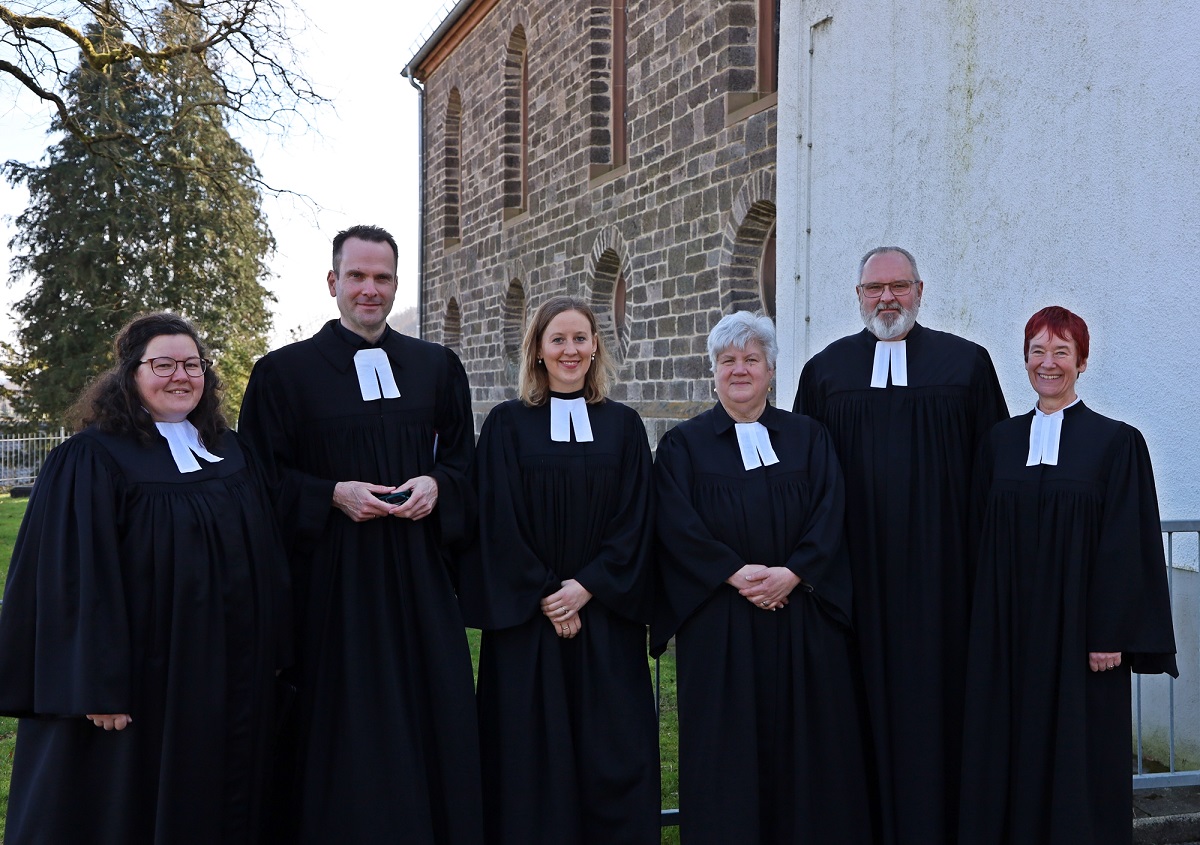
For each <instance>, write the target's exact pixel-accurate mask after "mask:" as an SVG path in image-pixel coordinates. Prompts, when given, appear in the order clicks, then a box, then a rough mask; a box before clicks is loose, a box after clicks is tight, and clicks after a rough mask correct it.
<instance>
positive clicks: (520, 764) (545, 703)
mask: <svg viewBox="0 0 1200 845" xmlns="http://www.w3.org/2000/svg"><path fill="white" fill-rule="evenodd" d="M551 395H552V396H557V397H559V398H568V399H569V398H574V397H576V396H581V395H582V393H579V394H551ZM587 410H588V417H589V420H590V423H591V429H592V436H593V440H592V441H591V442H583V443H580V442H577V441H576V440H575V436H574V434H572V439H571V441H570V442H554V441H552V440H551V439H550V403H549V402H547V403H546V404H544V405H540V406H537V407H526V406H525V405H524V404H522V403H521V402H520V400H512V401H509V402H505V403H503V404H500V405H498V406H496V407H495V408H494V409H493V410H492V412H491V414H489V415H488V418H487V421H486V422H485V423H484V426H483V430H482V432H481V433H480V438H479V447H478V448H479V450H478V455H477V462H476V466H477V476H478V489H479V501H480V515H479V548H478V550H477V554H473V555H469V556H467V558H466V560H467V562H466V563H465V564H464V569H463V578H462V590H461V597H462V605H463V608H464V615H465V617H466V621H467V624H468V625H471V626H473V627H478V628H483V629H484V631H483V643H482V648H481V651H480V663H479V689H478V698H479V721H480V741H481V743H482V753H483V773H484V801H485V808H486V813H485V817H486V822H487V824H486V827H487V836H486V840H485V841H486V842H487V843H488V845H539V843H544V845H657V843H658V842H659V809H660V799H659V762H658V727H657V722H656V720H655V715H654V693H653V689H652V687H651V684H650V670H649V666H648V663H647V653H646V624H647V623H648V622H649V615H650V587H651V577H650V564H649V557H648V553H649V545H650V542H651V539H652V522H651V490H650V471H651V461H650V447H649V444H648V443H647V440H646V429H645V427H644V426H643V424H642V421H641V418H640V417H639V416H638V415H637V413H636V412H635V411H634V410H633V409H631V408H629V407H627V406H625V405H622V404H620V403H617V402H612V401H605V402H600V403H596V404H592V405H588V406H587ZM570 578H574V579H575V580H577V581H578V582H579V583H580V584H582V585H583V586H584V587H585V588H586V589H587V590H588V591H589V592H591V593H592V598H591V599H590V600H589V601H588V603H587V604H586V605H584V606H583V608H582V610H581V611H580V614H579V618H580V621H581V622H582V625H583V627H582V628H581V629H580V631H579V633H578V634H577V635H576V636H575V637H574V638H572V639H563V638H560V637H559V636H558V635H557V634H556V633H555V626H554V625H552V624H551V623H550V622H549V620H548V619H547V618H546V617H545V615H543V613H542V611H541V608H540V606H539V602H540V601H541V599H542V598H543V597H544V596H547V595H550V594H552V593H554V592H557V591H558V590H559V588H560V587H561V584H562V582H563V581H565V580H567V579H570Z"/></svg>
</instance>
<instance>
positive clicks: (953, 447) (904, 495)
mask: <svg viewBox="0 0 1200 845" xmlns="http://www.w3.org/2000/svg"><path fill="white" fill-rule="evenodd" d="M906 341H907V342H906V348H907V356H908V386H907V387H897V386H894V385H892V384H891V383H890V379H889V383H888V386H887V387H886V388H873V387H871V386H870V384H871V370H872V364H873V362H874V356H875V344H876V339H875V337H874V335H872V334H871V333H870V332H868V331H867V330H865V329H864V330H863V331H862V332H859V333H858V334H855V335H850V336H849V337H844V338H842V339H841V340H837V341H834V342H833V343H831V344H830V345H829V346H828V347H826V348H825V349H824V350H823V351H821V352H820V353H818V354H817V355H815V356H814V357H813V358H812V359H811V360H810V361H809V362H808V363H807V364H806V365H805V367H804V370H803V372H802V373H801V376H800V385H799V388H798V391H797V394H796V403H795V407H794V410H796V411H800V412H803V413H805V414H808V415H810V416H812V417H814V418H815V419H817V420H818V421H820V422H822V423H824V424H825V426H826V427H827V428H828V429H829V434H830V436H831V437H832V438H833V443H834V448H835V449H836V451H837V454H838V458H839V460H840V461H841V465H842V470H843V472H844V473H845V477H846V537H847V547H848V549H849V553H850V565H851V571H852V572H853V575H854V629H855V633H856V635H857V637H858V641H859V651H860V656H861V659H862V667H863V675H864V682H865V685H866V694H867V707H868V711H869V714H870V721H871V734H872V737H871V738H872V746H873V753H874V759H875V766H876V783H877V787H878V792H879V797H878V800H879V803H880V811H881V823H882V831H881V840H880V841H881V843H883V845H928V843H941V842H948V841H950V840H951V838H952V836H953V833H954V831H955V830H956V829H957V823H956V810H957V804H958V789H957V787H958V767H959V763H960V756H961V734H962V671H963V661H964V660H965V653H966V625H967V612H968V608H967V602H968V599H969V593H968V573H969V561H968V550H967V549H968V511H969V505H968V502H969V492H970V477H971V467H972V462H973V461H974V458H975V453H976V451H977V449H978V446H979V443H980V442H981V441H982V439H983V438H984V436H985V435H986V434H987V432H988V431H989V430H990V429H991V427H992V426H993V425H994V424H995V423H997V422H999V421H1000V420H1002V419H1004V418H1006V417H1007V416H1008V409H1007V406H1006V405H1005V403H1004V396H1003V394H1002V393H1001V391H1000V385H999V382H998V381H997V379H996V371H995V368H994V367H993V366H992V361H991V358H990V357H988V354H987V351H986V350H985V349H983V348H982V347H981V346H978V345H976V344H974V343H971V342H970V341H967V340H964V339H962V338H959V337H956V336H954V335H951V334H946V333H944V332H938V331H934V330H932V329H927V328H925V327H923V326H921V325H916V326H914V327H913V328H912V330H911V331H910V332H909V334H908V336H907V338H906Z"/></svg>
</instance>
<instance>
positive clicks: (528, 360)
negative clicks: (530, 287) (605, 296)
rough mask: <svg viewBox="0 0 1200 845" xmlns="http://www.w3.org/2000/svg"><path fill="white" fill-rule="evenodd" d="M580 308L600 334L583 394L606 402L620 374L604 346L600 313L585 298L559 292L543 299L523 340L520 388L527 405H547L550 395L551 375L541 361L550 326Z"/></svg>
mask: <svg viewBox="0 0 1200 845" xmlns="http://www.w3.org/2000/svg"><path fill="white" fill-rule="evenodd" d="M567 311H577V312H579V313H580V314H582V315H583V316H584V317H586V318H587V321H588V325H589V326H590V327H591V331H592V336H593V337H595V338H596V356H595V359H594V360H593V361H592V363H591V366H589V367H588V371H587V374H586V375H585V376H584V378H583V398H584V399H586V400H587V401H588V402H589V403H596V402H603V401H604V399H605V397H607V396H608V390H609V387H610V386H611V385H612V382H613V378H614V377H615V375H616V367H614V366H613V362H612V359H611V358H610V357H609V355H608V351H607V349H606V348H605V346H604V338H603V337H602V336H601V334H600V330H599V326H598V325H597V324H596V315H595V313H594V312H593V311H592V309H591V308H589V307H588V306H587V304H586V303H584V302H583V301H582V300H579V299H575V298H574V297H571V296H556V297H554V298H552V299H549V300H547V301H546V302H543V303H542V305H541V307H539V308H538V310H537V311H536V312H534V315H533V319H532V320H530V322H529V328H527V329H526V330H525V340H524V341H523V342H522V343H521V376H520V381H519V383H518V386H517V392H518V394H519V395H520V397H521V401H522V402H524V403H525V404H526V405H529V406H533V405H544V404H546V402H547V401H549V399H550V377H549V376H548V375H547V374H546V365H545V364H543V363H542V362H541V360H540V359H541V348H542V337H543V335H545V334H546V327H547V326H549V325H550V323H551V321H552V320H554V318H555V317H557V316H558V315H559V314H563V313H565V312H567Z"/></svg>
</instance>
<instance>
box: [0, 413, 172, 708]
mask: <svg viewBox="0 0 1200 845" xmlns="http://www.w3.org/2000/svg"><path fill="white" fill-rule="evenodd" d="M121 483H122V482H121V480H120V478H119V474H118V473H117V471H116V469H115V467H114V466H112V465H111V464H110V463H109V462H108V460H107V455H106V454H105V453H104V452H103V450H102V449H101V448H100V447H99V446H97V445H95V444H93V443H91V442H90V439H89V438H87V437H85V436H81V435H76V436H75V437H73V438H71V439H70V440H68V441H67V442H66V443H64V444H63V445H61V446H59V447H57V448H56V449H54V450H53V451H52V452H51V453H50V455H49V456H48V457H47V459H46V462H45V464H44V465H43V467H42V470H41V472H40V473H39V474H38V479H37V483H36V484H35V485H34V489H33V493H32V495H31V496H30V499H29V505H28V508H27V509H26V512H25V517H24V520H23V522H22V523H21V529H20V531H19V533H18V535H17V541H16V545H15V547H14V549H13V557H12V564H11V567H10V569H9V573H8V583H7V585H6V588H5V593H4V609H3V612H2V613H0V713H4V714H6V715H12V716H24V717H28V716H41V717H46V716H82V715H85V714H87V713H134V710H133V705H132V681H131V677H132V676H131V670H132V653H131V642H130V627H129V621H128V615H127V612H126V602H125V589H124V586H123V581H122V571H121V558H120V545H119V543H120V531H119V526H118V523H119V520H120V508H121V504H120V503H121V499H122V493H121V492H120V487H121ZM135 530H149V529H148V528H135ZM134 715H135V716H136V713H134Z"/></svg>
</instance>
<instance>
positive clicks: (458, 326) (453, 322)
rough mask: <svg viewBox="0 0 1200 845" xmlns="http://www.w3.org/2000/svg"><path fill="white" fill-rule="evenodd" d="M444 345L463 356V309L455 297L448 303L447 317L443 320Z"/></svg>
mask: <svg viewBox="0 0 1200 845" xmlns="http://www.w3.org/2000/svg"><path fill="white" fill-rule="evenodd" d="M442 345H444V346H448V347H450V348H451V349H453V350H454V351H455V352H457V353H459V354H460V355H461V354H462V309H460V308H459V307H458V300H457V299H455V298H454V297H453V296H452V297H450V301H449V302H447V303H446V316H445V317H444V318H443V320H442Z"/></svg>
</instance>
